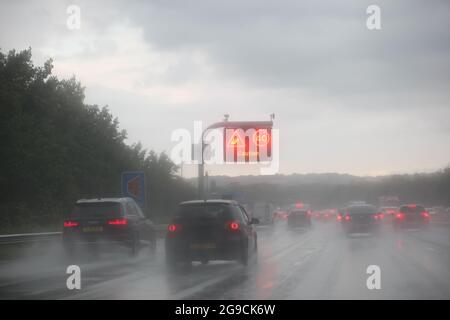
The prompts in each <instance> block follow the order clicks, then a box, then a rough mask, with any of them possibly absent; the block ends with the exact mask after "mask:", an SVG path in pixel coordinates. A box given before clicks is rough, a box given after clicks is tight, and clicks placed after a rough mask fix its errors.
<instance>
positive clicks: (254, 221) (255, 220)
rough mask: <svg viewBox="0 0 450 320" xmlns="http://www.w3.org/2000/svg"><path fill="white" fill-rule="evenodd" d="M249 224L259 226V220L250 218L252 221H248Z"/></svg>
mask: <svg viewBox="0 0 450 320" xmlns="http://www.w3.org/2000/svg"><path fill="white" fill-rule="evenodd" d="M250 223H251V224H259V219H257V218H252V220H250Z"/></svg>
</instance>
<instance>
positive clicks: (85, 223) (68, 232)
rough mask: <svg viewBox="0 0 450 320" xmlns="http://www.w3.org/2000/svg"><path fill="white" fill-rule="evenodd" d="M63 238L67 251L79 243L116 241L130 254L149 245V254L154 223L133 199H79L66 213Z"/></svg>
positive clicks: (94, 244)
mask: <svg viewBox="0 0 450 320" xmlns="http://www.w3.org/2000/svg"><path fill="white" fill-rule="evenodd" d="M62 238H63V245H64V248H65V249H66V252H68V253H69V254H72V253H74V252H75V250H76V249H77V248H79V247H81V246H88V248H98V247H99V246H101V245H105V246H111V245H112V244H119V245H122V246H125V247H127V248H129V249H130V253H131V254H132V255H135V254H136V253H137V252H138V250H139V249H140V248H141V247H142V246H143V245H147V246H148V247H150V253H154V251H155V248H156V231H155V225H154V224H153V222H152V221H151V220H149V219H147V218H146V217H145V216H144V214H143V212H142V210H141V208H140V207H139V206H138V205H137V203H136V202H135V201H134V200H133V199H132V198H98V199H83V200H78V201H77V202H76V204H75V207H74V209H73V211H72V212H71V213H70V214H68V215H66V216H65V219H64V223H63V232H62Z"/></svg>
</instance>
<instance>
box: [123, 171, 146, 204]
mask: <svg viewBox="0 0 450 320" xmlns="http://www.w3.org/2000/svg"><path fill="white" fill-rule="evenodd" d="M145 195H146V191H145V174H144V172H142V171H129V172H122V196H124V197H130V198H133V199H134V200H135V201H136V203H137V204H138V205H139V206H140V207H141V208H145V207H146V201H145Z"/></svg>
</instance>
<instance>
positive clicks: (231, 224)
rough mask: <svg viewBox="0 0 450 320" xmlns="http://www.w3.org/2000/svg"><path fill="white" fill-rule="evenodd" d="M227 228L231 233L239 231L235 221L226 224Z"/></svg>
mask: <svg viewBox="0 0 450 320" xmlns="http://www.w3.org/2000/svg"><path fill="white" fill-rule="evenodd" d="M228 228H229V229H230V230H232V231H237V230H239V228H240V226H239V223H238V222H236V221H231V222H229V223H228Z"/></svg>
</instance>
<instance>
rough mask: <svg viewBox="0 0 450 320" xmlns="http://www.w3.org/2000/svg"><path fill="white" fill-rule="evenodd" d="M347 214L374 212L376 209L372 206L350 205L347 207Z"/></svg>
mask: <svg viewBox="0 0 450 320" xmlns="http://www.w3.org/2000/svg"><path fill="white" fill-rule="evenodd" d="M347 212H348V213H349V214H375V213H377V209H376V208H375V207H372V206H363V207H350V208H348V209H347Z"/></svg>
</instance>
